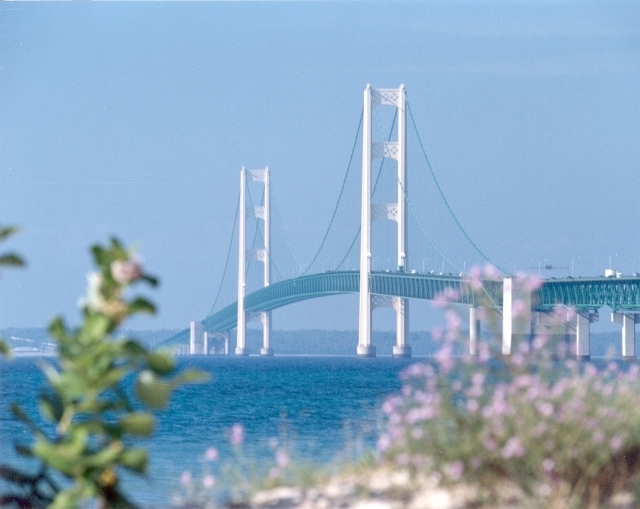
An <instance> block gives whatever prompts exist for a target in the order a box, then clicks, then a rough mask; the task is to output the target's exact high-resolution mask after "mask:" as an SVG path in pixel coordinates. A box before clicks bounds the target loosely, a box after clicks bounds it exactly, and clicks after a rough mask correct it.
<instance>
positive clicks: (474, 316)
mask: <svg viewBox="0 0 640 509" xmlns="http://www.w3.org/2000/svg"><path fill="white" fill-rule="evenodd" d="M479 339H480V320H478V308H477V307H476V306H471V307H470V308H469V354H470V355H476V354H477V353H478V341H479Z"/></svg>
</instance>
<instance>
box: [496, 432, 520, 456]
mask: <svg viewBox="0 0 640 509" xmlns="http://www.w3.org/2000/svg"><path fill="white" fill-rule="evenodd" d="M500 453H501V454H502V457H503V458H505V459H509V458H512V457H514V456H515V457H516V458H521V457H522V456H524V454H525V450H524V446H523V445H522V442H520V439H519V438H518V437H511V438H510V439H509V440H507V443H506V444H504V447H503V448H502V450H501V451H500Z"/></svg>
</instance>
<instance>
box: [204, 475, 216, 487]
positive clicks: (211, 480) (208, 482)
mask: <svg viewBox="0 0 640 509" xmlns="http://www.w3.org/2000/svg"><path fill="white" fill-rule="evenodd" d="M215 483H216V478H215V477H214V476H212V475H211V474H207V475H205V476H204V477H203V479H202V485H203V486H204V487H205V488H207V489H209V488H213V485H214V484H215Z"/></svg>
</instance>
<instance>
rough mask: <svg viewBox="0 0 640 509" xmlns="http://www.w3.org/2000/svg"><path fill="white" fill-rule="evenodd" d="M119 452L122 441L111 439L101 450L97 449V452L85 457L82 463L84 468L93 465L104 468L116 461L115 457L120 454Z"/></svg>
mask: <svg viewBox="0 0 640 509" xmlns="http://www.w3.org/2000/svg"><path fill="white" fill-rule="evenodd" d="M121 452H122V442H119V441H113V442H111V443H110V444H109V445H108V446H107V447H105V448H104V449H102V450H101V451H98V452H97V453H95V454H92V455H91V456H88V457H87V458H85V460H84V462H83V463H84V466H85V468H86V467H94V468H98V469H100V470H104V469H106V468H108V467H109V466H110V465H111V464H113V463H114V462H115V461H116V458H117V457H118V456H119V455H120V453H121Z"/></svg>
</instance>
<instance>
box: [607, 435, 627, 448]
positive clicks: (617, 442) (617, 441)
mask: <svg viewBox="0 0 640 509" xmlns="http://www.w3.org/2000/svg"><path fill="white" fill-rule="evenodd" d="M623 443H624V441H623V440H622V438H621V437H619V436H615V437H613V438H612V439H611V440H610V441H609V445H610V446H611V449H613V450H614V451H618V450H619V449H620V448H621V447H622V444H623Z"/></svg>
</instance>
